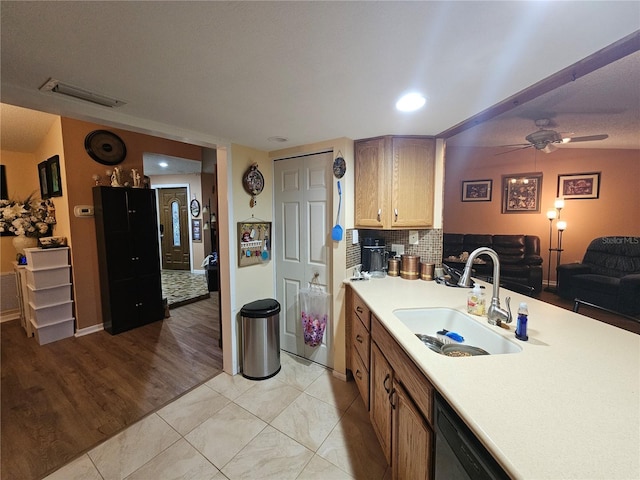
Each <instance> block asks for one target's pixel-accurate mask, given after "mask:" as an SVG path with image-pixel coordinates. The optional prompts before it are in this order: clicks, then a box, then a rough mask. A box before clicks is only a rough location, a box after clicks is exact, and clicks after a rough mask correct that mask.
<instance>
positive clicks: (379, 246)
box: [360, 237, 388, 277]
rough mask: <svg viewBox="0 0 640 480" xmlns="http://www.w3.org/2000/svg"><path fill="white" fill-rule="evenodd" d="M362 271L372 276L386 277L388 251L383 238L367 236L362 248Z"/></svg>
mask: <svg viewBox="0 0 640 480" xmlns="http://www.w3.org/2000/svg"><path fill="white" fill-rule="evenodd" d="M360 254H361V258H362V271H363V272H369V273H370V274H371V276H372V277H384V276H385V272H386V269H387V256H388V254H387V251H386V250H385V244H384V239H383V238H373V237H368V238H365V239H364V241H363V243H362V249H361V252H360Z"/></svg>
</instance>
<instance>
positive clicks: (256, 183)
mask: <svg viewBox="0 0 640 480" xmlns="http://www.w3.org/2000/svg"><path fill="white" fill-rule="evenodd" d="M242 185H243V186H244V189H245V190H246V191H247V193H248V194H249V195H251V201H250V202H249V206H250V207H251V208H253V207H254V206H255V205H256V204H257V203H258V201H257V200H256V196H257V195H260V193H262V190H263V189H264V177H263V176H262V172H260V170H258V164H257V163H254V164H253V165H251V166H250V167H249V169H248V170H247V171H246V172H244V175H243V176H242Z"/></svg>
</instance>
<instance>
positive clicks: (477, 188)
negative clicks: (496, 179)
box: [462, 180, 493, 202]
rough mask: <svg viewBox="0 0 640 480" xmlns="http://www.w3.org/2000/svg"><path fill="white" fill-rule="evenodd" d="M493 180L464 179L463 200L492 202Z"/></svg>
mask: <svg viewBox="0 0 640 480" xmlns="http://www.w3.org/2000/svg"><path fill="white" fill-rule="evenodd" d="M492 185H493V180H463V181H462V201H463V202H490V201H491V189H492Z"/></svg>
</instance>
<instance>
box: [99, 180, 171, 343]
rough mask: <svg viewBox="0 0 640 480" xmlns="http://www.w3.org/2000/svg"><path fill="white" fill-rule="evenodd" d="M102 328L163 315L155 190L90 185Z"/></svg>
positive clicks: (111, 330)
mask: <svg viewBox="0 0 640 480" xmlns="http://www.w3.org/2000/svg"><path fill="white" fill-rule="evenodd" d="M93 202H94V207H95V220H96V238H97V241H98V265H99V268H100V292H101V295H102V317H103V321H104V329H105V330H106V331H108V332H109V333H111V334H116V333H120V332H124V331H125V330H130V329H132V328H135V327H138V326H140V325H144V324H147V323H150V322H155V321H156V320H160V319H162V318H163V317H164V308H163V305H162V280H161V277H160V254H159V246H158V220H157V211H156V196H155V190H151V189H141V188H123V187H94V188H93Z"/></svg>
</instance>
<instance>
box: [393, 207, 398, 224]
mask: <svg viewBox="0 0 640 480" xmlns="http://www.w3.org/2000/svg"><path fill="white" fill-rule="evenodd" d="M393 214H394V215H395V216H396V222H397V221H398V209H397V208H394V209H393Z"/></svg>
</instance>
